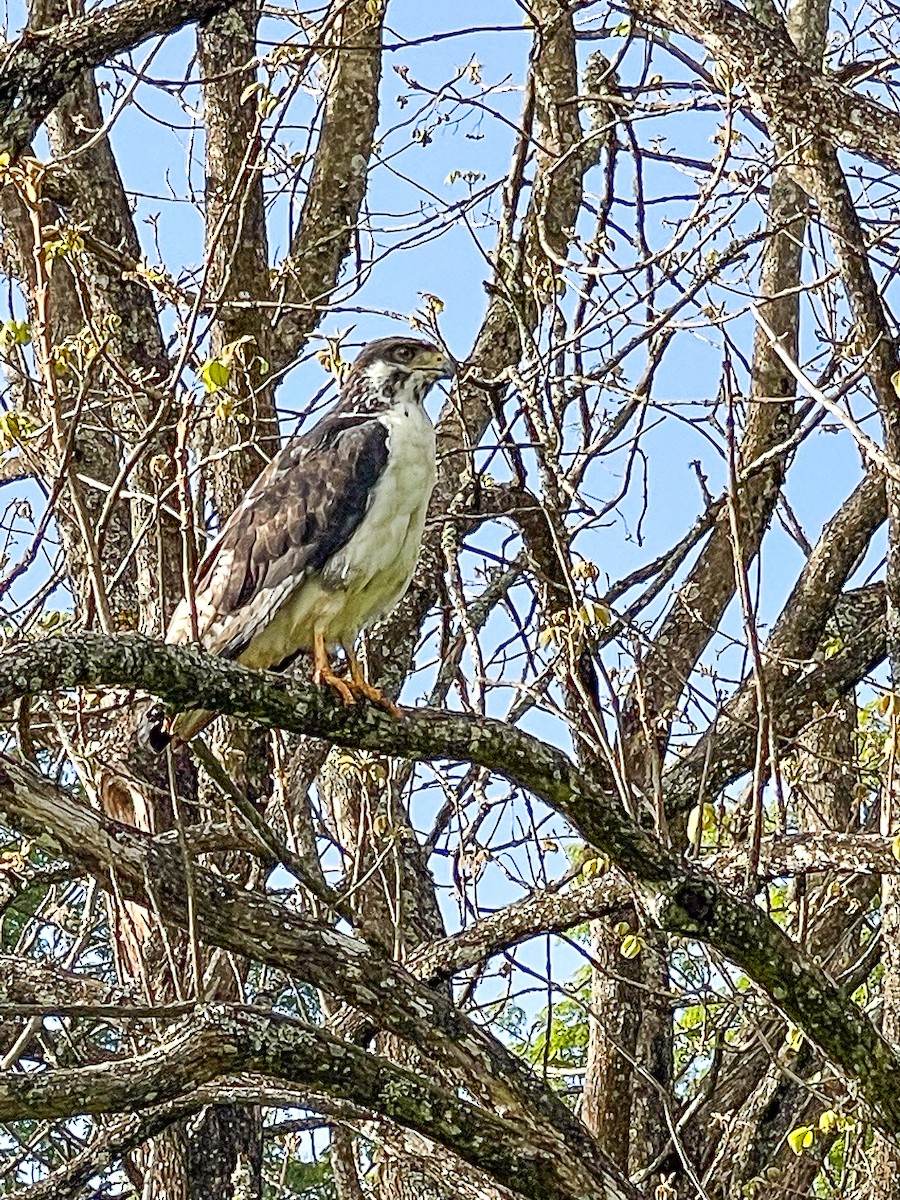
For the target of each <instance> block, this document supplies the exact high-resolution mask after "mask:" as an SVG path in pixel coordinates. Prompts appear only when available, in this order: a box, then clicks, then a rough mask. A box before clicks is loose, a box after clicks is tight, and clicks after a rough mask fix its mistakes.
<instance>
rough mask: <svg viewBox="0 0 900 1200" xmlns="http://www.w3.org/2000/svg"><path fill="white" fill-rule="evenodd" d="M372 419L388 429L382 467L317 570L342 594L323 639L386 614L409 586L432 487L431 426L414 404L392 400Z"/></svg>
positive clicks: (343, 636)
mask: <svg viewBox="0 0 900 1200" xmlns="http://www.w3.org/2000/svg"><path fill="white" fill-rule="evenodd" d="M378 420H379V421H380V422H381V423H382V424H383V425H385V426H386V427H387V431H388V445H387V451H388V460H387V466H386V467H385V469H384V472H383V473H382V475H381V478H380V479H379V480H378V482H377V484H376V485H375V487H374V488H373V491H372V498H371V501H370V503H369V507H368V509H367V511H366V515H365V516H364V517H363V519H362V522H361V523H360V526H359V528H358V529H357V530H356V532H355V533H354V534H353V536H352V537H351V538H350V540H349V542H348V543H347V545H346V546H345V547H344V549H343V550H342V551H341V552H340V553H339V554H337V555H336V556H335V558H334V559H333V560H332V562H331V563H329V565H328V567H327V568H326V569H325V572H324V574H323V578H322V583H323V584H324V586H325V587H326V588H327V589H329V590H331V589H334V590H335V591H337V592H339V593H343V597H342V602H341V609H342V615H341V618H340V619H339V621H337V622H336V624H340V625H342V626H343V628H342V629H340V630H338V629H336V628H335V629H334V630H333V633H332V635H331V637H329V640H334V641H335V642H341V643H344V642H346V641H347V640H348V639H349V640H350V641H352V640H353V638H355V636H356V634H357V633H358V632H359V630H360V629H363V628H365V626H367V625H370V624H371V623H372V622H373V621H376V620H378V618H379V617H381V616H383V615H384V613H386V612H388V611H389V610H390V609H391V608H393V607H394V605H395V604H396V603H397V601H398V600H399V599H400V598H401V596H402V595H403V593H404V592H405V591H406V589H407V587H408V586H409V581H410V579H412V575H413V571H414V570H415V567H416V562H417V560H418V557H419V548H420V546H421V544H422V532H423V529H424V526H425V513H426V511H427V509H428V502H429V500H430V499H431V493H432V490H433V489H434V480H435V440H434V429H433V427H432V425H431V422H430V421H429V419H428V417H427V415H426V414H425V411H424V410H423V408H422V406H421V405H420V404H416V403H414V402H403V403H398V404H395V405H394V406H393V407H392V408H390V409H389V410H388V411H387V412H385V413H384V414H382V415H381V416H380V417H379V418H378Z"/></svg>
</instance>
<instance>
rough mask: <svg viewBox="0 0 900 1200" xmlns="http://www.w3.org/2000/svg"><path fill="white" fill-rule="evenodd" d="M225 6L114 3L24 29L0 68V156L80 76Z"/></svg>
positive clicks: (23, 140) (164, 0) (150, 0)
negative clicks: (45, 25)
mask: <svg viewBox="0 0 900 1200" xmlns="http://www.w3.org/2000/svg"><path fill="white" fill-rule="evenodd" d="M225 7H226V0H120V3H118V4H115V5H113V6H112V7H111V8H103V9H95V10H94V11H93V12H91V13H89V14H88V15H86V16H83V17H75V18H73V19H72V20H69V21H62V22H60V24H59V25H55V26H54V27H53V28H52V29H42V30H40V31H36V30H31V29H26V30H25V32H24V33H23V34H22V36H21V37H20V38H19V40H18V41H17V42H15V43H13V45H12V46H10V48H9V50H8V51H7V53H6V56H5V58H4V61H3V64H2V67H0V153H2V152H4V151H6V152H8V153H9V154H11V155H16V154H20V153H21V152H22V151H23V150H25V149H26V147H27V146H28V145H29V144H30V142H31V139H32V138H33V137H34V134H35V131H36V130H37V127H38V126H39V125H40V123H41V122H42V121H43V120H44V118H45V117H46V116H47V114H48V113H49V112H50V110H51V109H52V108H54V107H55V106H56V105H57V104H58V103H59V101H60V100H61V99H62V98H63V96H64V95H65V94H66V92H67V91H69V90H70V88H72V87H74V86H75V84H76V83H77V82H78V79H79V77H80V76H81V73H82V72H83V71H86V70H90V69H91V68H92V67H98V66H100V64H101V63H103V62H106V60H107V59H108V58H112V56H113V55H115V54H122V53H123V52H124V51H126V50H133V49H134V47H135V46H138V45H140V43H141V42H143V41H146V39H147V38H149V37H155V36H161V35H162V34H166V33H172V32H173V31H174V30H176V29H180V28H181V27H182V25H187V24H188V23H189V22H191V21H205V20H207V19H208V18H209V17H211V16H213V15H214V14H215V13H217V12H221V10H222V9H223V8H225Z"/></svg>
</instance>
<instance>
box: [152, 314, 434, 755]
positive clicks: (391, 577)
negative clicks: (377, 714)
mask: <svg viewBox="0 0 900 1200" xmlns="http://www.w3.org/2000/svg"><path fill="white" fill-rule="evenodd" d="M451 374H452V367H451V361H450V359H448V358H447V356H446V355H445V354H443V353H442V352H441V351H440V350H438V349H437V348H436V347H435V346H433V345H431V344H430V343H429V342H424V341H419V340H417V339H411V338H406V337H388V338H380V339H379V340H378V341H376V342H370V343H369V344H368V345H367V346H366V347H365V348H364V349H363V350H362V351H361V352H360V354H359V356H358V357H357V359H356V361H355V362H354V364H353V367H352V369H351V371H350V373H349V375H348V376H347V378H346V380H345V382H344V384H343V387H342V388H341V393H340V398H339V400H338V403H337V405H336V406H335V407H334V408H333V409H332V410H331V411H330V412H329V413H328V414H327V415H326V416H324V417H323V418H322V419H321V420H320V421H319V422H318V423H317V424H316V425H314V426H313V427H312V428H311V429H309V430H308V431H307V432H306V433H302V434H300V435H298V436H296V437H294V438H292V439H291V440H290V441H289V442H288V443H287V444H286V445H285V447H284V449H283V450H281V452H280V453H279V454H277V455H276V456H275V457H274V458H273V459H272V461H271V462H270V463H269V464H268V466H267V467H266V468H265V469H264V470H263V471H262V473H261V474H260V475H259V477H258V478H257V479H256V480H255V482H254V483H253V484H252V486H251V487H250V489H249V491H248V492H247V494H246V496H245V497H244V499H243V500H242V501H241V503H240V504H239V505H238V507H237V508H236V509H235V511H234V512H233V513H232V514H231V516H230V517H229V518H228V520H227V522H226V523H225V525H224V527H223V529H222V531H221V533H220V534H219V536H218V537H217V538H216V540H215V541H214V542H213V544H212V546H211V547H210V549H209V550H208V551H207V553H206V555H205V557H204V558H203V561H202V562H201V563H200V565H199V567H198V569H197V574H196V578H195V580H194V589H193V590H194V597H193V603H191V601H190V600H189V599H188V598H185V599H183V600H182V601H181V602H180V603H179V605H178V607H177V608H176V609H175V612H174V613H173V615H172V620H171V622H170V624H169V629H168V632H167V634H166V641H167V642H169V643H172V644H176V643H184V642H192V641H199V642H200V644H201V645H202V646H203V647H204V649H206V650H208V651H209V652H210V653H211V654H217V655H220V656H221V657H222V658H229V659H234V660H235V661H236V662H239V663H243V664H244V665H245V666H248V667H256V668H260V669H262V670H274V671H280V670H284V669H285V668H286V667H287V666H289V665H290V663H291V662H293V660H294V659H295V658H296V656H297V655H298V654H299V653H300V651H302V650H307V651H310V652H311V653H312V656H313V681H314V682H315V683H320V684H327V685H329V686H331V687H333V688H334V689H335V690H336V691H337V693H338V694H339V695H340V697H341V699H342V700H343V701H344V703H346V704H350V703H353V702H354V701H356V700H358V699H360V698H365V699H368V700H372V701H374V702H375V703H376V704H380V705H382V706H383V707H386V708H389V709H390V710H392V711H394V712H397V711H398V710H397V709H396V708H395V706H394V705H392V704H391V703H390V701H388V700H387V699H386V697H385V696H384V695H383V693H382V692H380V691H379V690H378V689H377V688H375V687H373V686H372V685H371V684H370V683H368V682H367V681H366V679H365V676H364V674H363V670H362V667H361V665H360V663H359V660H358V659H357V657H356V655H355V653H354V643H355V642H356V638H357V636H358V635H359V633H360V631H361V630H363V629H365V628H366V627H367V626H368V625H371V624H372V623H373V622H374V621H377V620H378V618H379V617H382V616H384V615H385V613H387V612H389V611H390V610H391V609H392V608H393V607H394V605H396V604H397V602H398V601H399V600H400V598H401V597H402V596H403V594H404V592H405V591H406V589H407V587H408V586H409V582H410V580H411V578H412V575H413V571H414V569H415V566H416V562H417V560H418V556H419V549H420V546H421V543H422V530H423V527H424V523H425V512H426V510H427V508H428V501H429V500H430V498H431V492H432V489H433V488H434V480H435V440H434V429H433V427H432V424H431V421H430V420H429V419H428V415H427V414H426V412H425V409H424V408H423V406H422V402H423V400H424V399H425V396H426V394H427V392H428V390H429V389H430V388H431V386H432V384H434V383H435V382H436V381H437V380H438V379H446V378H449V376H450V375H451ZM337 646H340V647H342V648H343V650H344V652H345V653H346V655H347V660H348V663H349V667H350V678H349V679H343V678H341V677H340V676H339V675H336V674H335V673H334V671H333V670H332V667H331V662H330V659H329V650H330V649H331V648H333V647H337ZM210 719H211V714H210V713H208V712H206V711H203V710H199V709H192V710H190V711H188V712H183V713H180V714H178V716H176V717H174V718H173V719H171V720H170V721H169V722H168V723H166V724H164V723H163V722H161V721H159V720H158V719H157V720H156V723H155V724H151V725H150V726H148V728H147V729H146V736H147V740H148V741H149V742H150V745H151V746H153V748H154V749H157V750H161V749H162V748H163V747H164V746H165V745H166V744H167V742H168V741H169V740H170V738H173V737H174V738H177V739H178V740H180V741H188V740H189V739H190V738H191V737H193V736H194V735H195V734H196V733H198V732H199V730H200V729H202V728H203V726H204V725H206V724H207V723H208V722H209V721H210Z"/></svg>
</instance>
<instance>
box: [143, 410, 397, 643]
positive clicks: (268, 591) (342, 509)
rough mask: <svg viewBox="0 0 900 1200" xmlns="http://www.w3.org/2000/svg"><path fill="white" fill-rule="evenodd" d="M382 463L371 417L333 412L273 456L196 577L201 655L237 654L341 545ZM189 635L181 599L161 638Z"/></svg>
mask: <svg viewBox="0 0 900 1200" xmlns="http://www.w3.org/2000/svg"><path fill="white" fill-rule="evenodd" d="M387 457H388V431H387V429H386V427H385V426H384V425H383V424H382V423H381V422H380V421H378V420H377V419H375V418H373V417H371V416H363V415H357V414H350V413H335V414H331V415H329V416H326V417H325V418H323V420H321V421H320V422H319V423H318V424H317V425H316V426H315V427H314V428H313V429H311V430H310V431H309V432H308V433H306V434H303V435H302V436H301V437H297V438H294V439H293V440H292V441H291V442H289V443H288V444H287V445H286V446H285V447H284V449H283V450H282V451H281V452H280V453H279V454H277V455H276V456H275V458H273V459H272V461H271V462H270V463H269V464H268V466H267V467H266V468H265V470H264V471H263V472H262V473H261V474H260V475H259V477H258V478H257V479H256V480H255V482H254V483H253V485H252V486H251V488H250V489H249V491H248V492H247V495H246V496H245V497H244V499H243V500H242V501H241V503H240V505H239V506H238V507H237V508H236V509H235V511H234V513H232V515H231V517H230V518H229V519H228V521H227V522H226V524H225V527H224V528H223V530H222V532H221V533H220V534H219V536H218V538H217V539H216V541H215V542H214V543H213V545H212V546H211V547H210V549H209V551H208V552H207V554H206V555H205V557H204V559H203V561H202V562H201V564H200V567H199V569H198V571H197V578H196V581H195V594H194V608H195V611H196V633H197V636H199V640H200V642H201V644H202V645H203V646H204V647H205V648H206V649H207V650H210V651H211V652H212V653H214V654H218V655H221V656H223V657H226V658H236V657H237V656H238V655H240V653H241V652H242V651H243V650H244V649H245V648H246V647H247V645H248V644H249V643H250V641H251V639H252V638H253V637H254V636H255V635H256V633H258V632H259V630H261V629H262V628H264V627H265V626H266V625H267V624H268V622H269V621H271V620H272V618H273V616H274V615H275V614H276V613H277V612H278V610H279V609H280V608H281V607H282V605H283V604H284V603H285V602H286V601H287V600H288V598H289V597H290V596H291V595H292V594H293V593H294V592H295V591H296V589H297V588H298V587H299V586H301V584H302V583H303V582H304V580H306V579H307V578H309V577H310V576H311V575H314V574H316V573H317V572H320V571H321V570H322V568H323V567H324V566H325V565H326V563H327V562H328V561H329V559H330V558H331V557H332V556H333V555H334V554H336V553H337V552H338V551H339V550H340V549H341V548H342V547H343V546H345V545H346V544H347V542H348V541H349V540H350V538H351V537H352V536H353V533H354V532H355V531H356V529H357V528H358V527H359V524H360V522H361V521H362V519H363V516H364V515H365V512H366V509H367V508H368V505H369V503H370V501H371V497H372V491H373V488H374V486H375V484H376V483H377V481H378V478H379V476H380V475H381V473H382V472H383V471H384V468H385V466H386V465H387ZM194 637H195V634H194V619H193V615H192V611H191V607H190V605H189V604H188V602H187V600H182V601H181V603H180V604H179V605H178V607H177V609H176V610H175V613H174V614H173V616H172V621H171V623H170V625H169V630H168V633H167V635H166V641H168V642H189V641H193V640H194Z"/></svg>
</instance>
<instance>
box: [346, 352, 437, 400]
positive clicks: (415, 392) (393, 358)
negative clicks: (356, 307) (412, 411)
mask: <svg viewBox="0 0 900 1200" xmlns="http://www.w3.org/2000/svg"><path fill="white" fill-rule="evenodd" d="M454 369H455V367H454V363H453V361H452V359H450V358H449V357H448V356H447V355H446V354H445V353H444V352H443V350H439V349H438V348H437V346H435V345H433V344H432V343H431V342H426V341H422V340H421V339H419V338H405V337H386V338H379V339H378V341H377V342H369V344H368V345H367V346H364V347H363V349H362V350H361V351H360V352H359V354H358V355H357V358H356V361H355V362H354V364H353V367H352V368H351V371H350V374H349V375H348V376H347V378H346V380H345V381H344V386H343V388H342V389H341V398H342V400H350V401H351V402H352V403H353V404H354V406H355V407H368V406H369V405H368V403H367V401H370V402H377V403H378V404H379V405H384V404H385V403H388V404H391V403H395V402H403V401H409V400H412V401H415V402H416V403H421V401H422V400H424V399H425V395H426V393H427V392H428V389H429V388H430V387H431V385H432V384H433V383H436V382H437V380H438V379H449V378H450V377H451V376H452V375H453V372H454Z"/></svg>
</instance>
